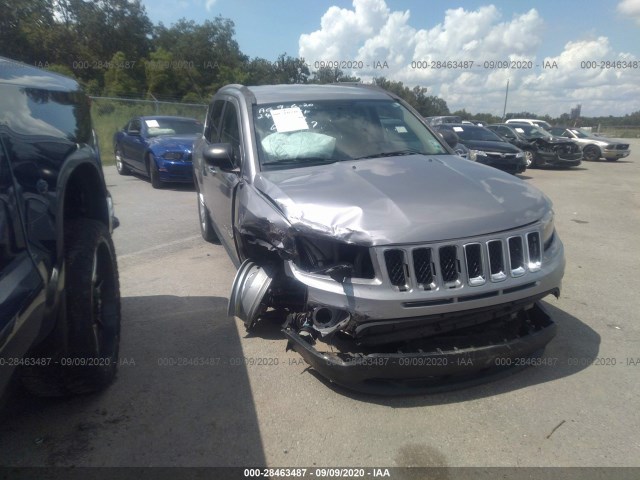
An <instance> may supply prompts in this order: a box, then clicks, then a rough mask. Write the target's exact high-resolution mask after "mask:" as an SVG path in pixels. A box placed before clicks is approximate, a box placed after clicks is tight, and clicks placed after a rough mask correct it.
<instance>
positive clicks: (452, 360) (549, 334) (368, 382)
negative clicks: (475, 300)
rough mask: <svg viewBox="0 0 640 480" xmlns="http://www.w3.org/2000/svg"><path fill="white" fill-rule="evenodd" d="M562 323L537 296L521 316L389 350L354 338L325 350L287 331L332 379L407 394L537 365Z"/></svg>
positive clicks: (349, 385) (456, 385) (438, 389)
mask: <svg viewBox="0 0 640 480" xmlns="http://www.w3.org/2000/svg"><path fill="white" fill-rule="evenodd" d="M556 329H557V327H556V324H555V323H554V322H553V321H552V320H551V317H550V316H549V315H548V314H547V312H546V311H545V310H544V308H543V307H542V306H541V305H540V304H539V303H538V302H536V303H535V304H534V305H533V307H532V308H530V309H528V310H522V311H520V312H519V313H518V314H517V315H516V316H510V317H508V318H501V319H497V320H494V321H492V322H488V323H484V324H482V325H477V326H474V327H471V328H468V329H464V330H458V331H455V332H449V333H448V334H446V335H443V336H437V337H430V338H426V339H422V340H413V341H410V342H406V343H404V344H395V345H394V346H392V347H391V346H389V348H387V349H386V351H385V349H384V348H382V347H378V348H377V351H375V352H374V351H371V350H367V349H362V348H358V347H357V346H356V345H355V344H353V349H351V351H350V352H347V353H344V352H340V351H332V352H319V351H318V350H316V349H315V348H314V346H313V345H311V344H310V343H309V342H308V341H307V340H306V339H305V338H302V337H301V336H300V335H299V334H298V333H297V332H296V331H295V330H294V329H293V328H291V327H286V328H285V329H284V330H283V331H284V334H285V335H286V337H287V339H288V341H289V343H288V347H287V348H290V349H293V350H295V351H296V352H298V353H299V354H300V355H301V356H302V358H304V360H305V361H306V362H307V363H308V364H309V365H310V366H311V367H312V368H313V369H314V370H315V371H316V372H317V373H318V374H320V375H321V376H323V377H325V378H327V379H328V380H330V381H331V382H333V383H335V384H337V385H340V386H342V387H345V388H348V389H351V390H355V391H359V392H363V393H372V394H379V395H404V394H417V393H438V392H442V391H448V390H454V389H457V388H465V387H469V386H472V385H477V384H480V383H485V382H487V381H490V380H494V379H496V378H499V377H502V376H504V375H506V374H510V373H513V372H515V371H517V370H520V369H522V368H524V367H526V366H528V365H531V364H534V365H535V361H534V362H531V361H527V359H531V358H535V356H536V355H537V354H539V353H540V352H541V351H542V349H543V348H544V347H545V346H546V345H547V343H549V342H550V341H551V339H552V338H553V337H554V336H555V334H556ZM333 350H335V348H334V349H333ZM343 350H344V348H343ZM354 350H355V351H354ZM381 350H382V351H381Z"/></svg>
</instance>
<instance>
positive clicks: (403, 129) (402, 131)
mask: <svg viewBox="0 0 640 480" xmlns="http://www.w3.org/2000/svg"><path fill="white" fill-rule="evenodd" d="M396 132H398V133H407V129H406V128H405V127H403V126H402V125H398V126H397V127H396Z"/></svg>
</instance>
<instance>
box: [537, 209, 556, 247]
mask: <svg viewBox="0 0 640 480" xmlns="http://www.w3.org/2000/svg"><path fill="white" fill-rule="evenodd" d="M541 223H542V244H543V245H544V249H545V250H546V249H548V248H549V247H550V246H551V243H553V237H554V233H555V231H556V228H555V225H554V224H553V210H549V211H548V212H547V213H546V214H545V215H544V217H542V220H541Z"/></svg>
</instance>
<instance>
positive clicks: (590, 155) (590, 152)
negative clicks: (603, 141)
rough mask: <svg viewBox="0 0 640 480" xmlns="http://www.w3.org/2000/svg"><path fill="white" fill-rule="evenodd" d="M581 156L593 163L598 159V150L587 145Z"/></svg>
mask: <svg viewBox="0 0 640 480" xmlns="http://www.w3.org/2000/svg"><path fill="white" fill-rule="evenodd" d="M582 156H583V157H584V159H585V160H588V161H590V162H595V161H596V160H598V159H599V158H600V150H599V149H598V147H596V146H594V145H589V146H588V147H585V149H584V150H583V151H582Z"/></svg>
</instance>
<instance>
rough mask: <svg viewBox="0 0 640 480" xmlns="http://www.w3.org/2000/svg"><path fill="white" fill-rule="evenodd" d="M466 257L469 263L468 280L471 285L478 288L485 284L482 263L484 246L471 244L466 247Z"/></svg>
mask: <svg viewBox="0 0 640 480" xmlns="http://www.w3.org/2000/svg"><path fill="white" fill-rule="evenodd" d="M464 256H465V260H466V262H467V280H468V281H469V285H472V286H477V285H482V284H484V282H485V281H486V280H485V276H484V268H483V262H482V245H480V244H479V243H470V244H468V245H465V246H464Z"/></svg>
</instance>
